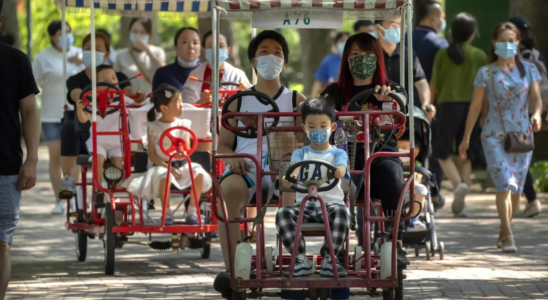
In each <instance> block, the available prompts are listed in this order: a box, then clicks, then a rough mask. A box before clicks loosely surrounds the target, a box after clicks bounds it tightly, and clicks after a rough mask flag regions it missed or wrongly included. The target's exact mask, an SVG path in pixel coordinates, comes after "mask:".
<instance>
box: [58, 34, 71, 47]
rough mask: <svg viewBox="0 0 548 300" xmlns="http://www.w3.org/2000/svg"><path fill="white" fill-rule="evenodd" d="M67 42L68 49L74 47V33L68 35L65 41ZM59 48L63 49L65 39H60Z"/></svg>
mask: <svg viewBox="0 0 548 300" xmlns="http://www.w3.org/2000/svg"><path fill="white" fill-rule="evenodd" d="M65 41H66V42H67V49H69V48H70V47H72V45H73V44H74V35H72V33H67V38H66V40H65ZM59 47H61V48H63V37H62V36H61V38H59Z"/></svg>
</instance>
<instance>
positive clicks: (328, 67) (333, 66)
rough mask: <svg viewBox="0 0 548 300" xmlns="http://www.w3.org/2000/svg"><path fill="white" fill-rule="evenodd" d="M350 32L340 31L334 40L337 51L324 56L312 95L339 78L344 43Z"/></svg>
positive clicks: (316, 74) (317, 72)
mask: <svg viewBox="0 0 548 300" xmlns="http://www.w3.org/2000/svg"><path fill="white" fill-rule="evenodd" d="M349 36H350V34H349V33H348V32H339V33H337V35H336V36H335V39H334V40H333V42H334V45H333V48H335V53H333V54H329V55H328V56H326V57H324V59H323V60H322V63H321V64H320V66H319V67H318V69H317V70H316V73H314V78H315V79H316V81H314V85H313V86H312V96H314V97H315V96H317V95H319V94H320V92H321V91H323V89H324V88H325V86H326V85H327V84H329V83H332V82H335V81H337V79H339V69H340V67H341V55H342V52H343V50H344V44H345V43H346V40H348V37H349Z"/></svg>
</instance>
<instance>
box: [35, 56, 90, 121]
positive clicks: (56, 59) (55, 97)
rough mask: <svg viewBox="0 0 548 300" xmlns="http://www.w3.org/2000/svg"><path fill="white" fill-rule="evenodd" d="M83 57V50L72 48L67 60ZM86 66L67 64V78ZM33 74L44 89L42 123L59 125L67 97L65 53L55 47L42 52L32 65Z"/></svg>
mask: <svg viewBox="0 0 548 300" xmlns="http://www.w3.org/2000/svg"><path fill="white" fill-rule="evenodd" d="M75 55H82V49H80V48H75V47H70V49H69V51H68V53H67V58H70V57H73V56H75ZM84 69H85V67H84V65H75V64H72V63H69V62H67V78H68V77H70V76H72V75H75V74H77V73H79V72H80V71H82V70H84ZM32 72H33V73H34V78H35V80H36V83H37V84H38V86H39V87H40V88H41V89H42V93H41V95H40V97H41V99H42V109H41V110H40V121H42V122H44V123H59V122H61V119H62V118H63V106H64V105H65V103H66V98H67V95H66V94H65V86H66V85H67V83H66V80H65V78H63V53H62V52H59V51H57V50H56V49H55V48H53V46H50V47H48V48H46V49H44V50H42V51H41V52H40V53H38V55H37V56H36V58H35V59H34V62H33V63H32Z"/></svg>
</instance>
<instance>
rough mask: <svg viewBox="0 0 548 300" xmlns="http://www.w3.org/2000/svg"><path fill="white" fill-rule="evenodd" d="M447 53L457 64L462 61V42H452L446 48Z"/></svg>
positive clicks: (460, 63)
mask: <svg viewBox="0 0 548 300" xmlns="http://www.w3.org/2000/svg"><path fill="white" fill-rule="evenodd" d="M447 55H449V58H450V59H451V60H452V61H453V62H454V63H455V64H457V65H462V64H463V63H464V50H463V49H462V43H455V42H452V43H451V44H450V45H449V48H447Z"/></svg>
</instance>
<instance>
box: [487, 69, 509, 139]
mask: <svg viewBox="0 0 548 300" xmlns="http://www.w3.org/2000/svg"><path fill="white" fill-rule="evenodd" d="M487 68H488V69H489V79H490V80H491V90H492V91H493V96H494V97H495V103H496V104H500V103H499V101H498V98H497V93H496V92H495V83H494V81H493V72H492V71H491V65H488V66H487ZM501 108H502V106H499V107H498V109H497V111H498V113H499V116H500V124H502V130H503V131H504V134H505V135H508V132H506V128H505V127H504V119H503V118H502V113H501V112H500V110H501Z"/></svg>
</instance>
